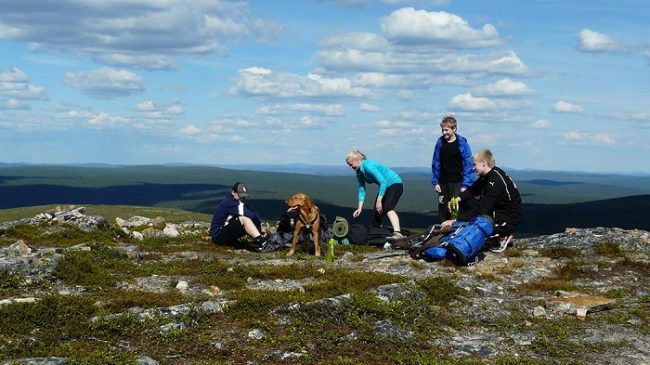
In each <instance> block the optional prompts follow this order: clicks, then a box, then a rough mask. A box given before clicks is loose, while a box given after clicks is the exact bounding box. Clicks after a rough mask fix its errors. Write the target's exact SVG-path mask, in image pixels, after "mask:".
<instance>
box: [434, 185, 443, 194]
mask: <svg viewBox="0 0 650 365" xmlns="http://www.w3.org/2000/svg"><path fill="white" fill-rule="evenodd" d="M433 189H434V190H435V191H436V192H437V193H438V194H440V193H442V188H440V184H436V186H434V187H433Z"/></svg>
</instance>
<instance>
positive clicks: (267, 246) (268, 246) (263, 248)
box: [257, 242, 277, 252]
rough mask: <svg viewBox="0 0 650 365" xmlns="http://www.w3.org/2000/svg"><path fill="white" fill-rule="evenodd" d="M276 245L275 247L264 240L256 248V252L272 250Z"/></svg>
mask: <svg viewBox="0 0 650 365" xmlns="http://www.w3.org/2000/svg"><path fill="white" fill-rule="evenodd" d="M276 248H277V247H275V246H274V245H273V244H272V243H270V242H264V243H263V244H262V245H261V246H260V247H258V248H257V252H273V251H275V249H276Z"/></svg>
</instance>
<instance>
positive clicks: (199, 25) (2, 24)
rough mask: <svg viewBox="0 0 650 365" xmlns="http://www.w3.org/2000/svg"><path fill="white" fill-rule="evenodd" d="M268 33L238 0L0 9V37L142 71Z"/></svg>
mask: <svg viewBox="0 0 650 365" xmlns="http://www.w3.org/2000/svg"><path fill="white" fill-rule="evenodd" d="M272 33H277V25H276V24H272V23H269V22H265V21H264V20H262V19H258V18H255V17H253V16H251V14H250V10H249V7H248V3H247V2H245V1H238V0H235V1H224V0H214V1H204V0H189V1H185V0H162V1H153V0H125V1H77V0H61V1H55V2H39V3H38V5H36V4H34V5H30V3H25V2H23V1H10V2H4V3H3V5H2V11H1V12H0V39H6V40H11V41H17V42H26V43H30V44H32V45H34V47H38V48H41V49H52V50H64V51H70V52H74V53H82V54H86V55H89V56H90V57H92V58H93V59H94V60H95V61H97V62H101V63H104V64H109V65H114V66H122V67H134V68H143V69H167V68H172V67H174V66H175V61H174V60H173V58H172V57H174V56H176V55H203V54H210V53H215V52H220V53H225V52H226V51H227V49H226V44H227V43H228V42H229V41H232V40H236V39H241V38H244V37H265V36H267V35H268V34H272Z"/></svg>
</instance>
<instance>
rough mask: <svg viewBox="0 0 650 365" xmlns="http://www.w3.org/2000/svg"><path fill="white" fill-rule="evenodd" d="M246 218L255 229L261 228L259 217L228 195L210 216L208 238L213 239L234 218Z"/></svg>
mask: <svg viewBox="0 0 650 365" xmlns="http://www.w3.org/2000/svg"><path fill="white" fill-rule="evenodd" d="M241 215H243V216H246V217H248V218H250V219H251V220H252V221H253V223H255V226H256V227H257V229H260V228H261V225H262V221H261V220H260V217H259V215H258V214H257V213H256V212H255V211H253V210H252V209H250V208H249V207H248V206H247V205H245V204H244V203H243V202H241V201H239V200H237V199H235V198H234V197H233V196H232V194H229V195H228V196H227V197H226V198H225V199H224V200H223V201H222V202H221V203H219V205H218V206H217V209H216V210H215V212H214V215H213V216H212V223H211V224H210V237H212V238H214V237H215V236H216V235H217V233H218V232H219V230H221V228H223V226H225V225H226V224H228V222H230V220H231V219H232V218H234V217H239V216H241Z"/></svg>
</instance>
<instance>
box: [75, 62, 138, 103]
mask: <svg viewBox="0 0 650 365" xmlns="http://www.w3.org/2000/svg"><path fill="white" fill-rule="evenodd" d="M63 80H64V81H65V82H66V83H67V84H69V85H71V86H73V87H76V88H78V89H80V90H81V91H83V92H84V93H86V94H88V95H90V96H93V97H98V98H106V99H110V98H114V97H118V96H126V95H130V94H135V93H141V92H143V91H144V90H145V87H144V80H143V79H142V77H140V76H138V75H136V74H134V73H132V72H129V71H126V70H116V69H112V68H106V67H104V68H100V69H98V70H95V71H80V72H67V73H66V74H65V75H64V78H63Z"/></svg>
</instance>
